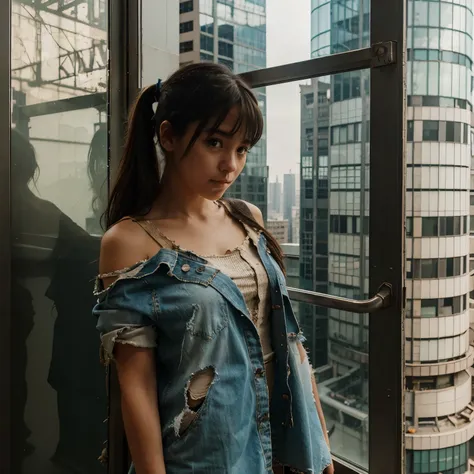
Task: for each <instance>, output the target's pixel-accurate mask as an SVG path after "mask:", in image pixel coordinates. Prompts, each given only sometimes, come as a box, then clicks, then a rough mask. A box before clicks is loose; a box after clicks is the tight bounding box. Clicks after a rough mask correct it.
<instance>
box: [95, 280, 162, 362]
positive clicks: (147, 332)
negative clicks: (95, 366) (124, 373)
mask: <svg viewBox="0 0 474 474" xmlns="http://www.w3.org/2000/svg"><path fill="white" fill-rule="evenodd" d="M130 291H132V292H133V294H130ZM147 298H149V294H148V293H147V292H142V291H140V290H139V289H133V288H131V287H127V285H121V286H120V288H119V287H115V288H113V290H112V291H108V289H107V290H105V291H104V292H102V293H101V294H100V296H99V300H98V303H97V305H96V306H95V308H94V310H93V313H94V315H95V316H96V317H97V329H98V331H99V333H100V337H101V341H102V344H101V353H100V356H101V360H102V362H103V363H104V364H108V363H110V361H111V360H113V359H114V348H115V345H116V344H129V345H131V346H134V347H140V348H145V349H153V348H155V347H156V345H157V344H156V326H155V321H154V320H153V319H152V317H151V314H147V312H146V311H145V309H146V307H147V304H146V301H147Z"/></svg>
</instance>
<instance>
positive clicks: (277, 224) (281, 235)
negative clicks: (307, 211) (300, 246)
mask: <svg viewBox="0 0 474 474" xmlns="http://www.w3.org/2000/svg"><path fill="white" fill-rule="evenodd" d="M266 228H267V229H268V231H269V232H271V233H272V235H273V236H274V237H275V239H277V241H278V243H279V244H283V243H286V242H288V221H287V220H268V221H267V224H266Z"/></svg>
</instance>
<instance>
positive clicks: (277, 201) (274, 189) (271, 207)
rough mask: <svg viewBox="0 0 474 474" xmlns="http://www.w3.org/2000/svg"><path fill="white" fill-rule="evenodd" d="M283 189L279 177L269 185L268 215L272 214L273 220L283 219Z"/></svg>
mask: <svg viewBox="0 0 474 474" xmlns="http://www.w3.org/2000/svg"><path fill="white" fill-rule="evenodd" d="M282 196H283V193H282V187H281V183H280V182H279V181H278V176H277V178H276V181H275V182H272V183H268V215H269V217H270V214H272V216H271V218H272V219H277V218H280V217H281V212H282V203H281V201H282Z"/></svg>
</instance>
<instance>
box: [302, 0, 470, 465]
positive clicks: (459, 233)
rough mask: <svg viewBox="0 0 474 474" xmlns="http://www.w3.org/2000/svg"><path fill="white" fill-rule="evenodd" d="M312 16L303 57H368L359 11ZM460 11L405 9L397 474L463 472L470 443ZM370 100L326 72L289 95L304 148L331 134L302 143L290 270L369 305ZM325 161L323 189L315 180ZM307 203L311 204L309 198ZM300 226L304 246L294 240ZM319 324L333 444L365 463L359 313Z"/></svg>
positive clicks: (466, 10) (362, 83)
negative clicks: (297, 108) (296, 107)
mask: <svg viewBox="0 0 474 474" xmlns="http://www.w3.org/2000/svg"><path fill="white" fill-rule="evenodd" d="M313 6H314V8H313V11H312V30H313V31H312V40H311V49H312V55H313V57H318V56H323V55H327V54H330V53H331V54H332V53H338V52H343V51H347V50H352V49H356V48H361V47H368V46H369V41H370V40H369V36H370V35H369V24H370V21H369V17H370V12H369V1H368V0H360V1H356V2H340V1H334V0H330V1H324V0H322V1H318V2H316V5H314V2H313ZM472 9H473V2H472V1H471V0H468V1H465V0H464V1H462V2H461V1H459V0H455V1H454V2H449V3H448V2H427V1H408V8H407V10H408V25H407V45H408V67H407V86H408V90H407V94H408V111H407V119H408V136H407V139H408V144H407V182H406V186H407V193H406V215H407V220H406V228H407V239H406V258H407V260H406V270H407V274H406V277H407V280H406V289H407V310H406V323H405V328H406V341H405V359H406V417H407V419H406V421H407V422H406V429H407V432H406V447H407V458H406V459H407V473H408V474H415V473H416V474H417V473H422V472H423V473H434V474H437V473H440V472H442V473H443V474H445V473H449V474H458V473H459V474H461V473H465V472H466V471H468V470H469V467H468V457H469V451H470V450H469V441H470V440H471V439H472V438H473V437H474V406H473V405H472V404H471V366H472V363H473V353H472V349H471V347H470V345H469V293H470V289H471V288H472V287H471V285H470V276H469V264H468V261H469V255H470V249H469V243H470V242H469V240H470V239H469V228H470V226H469V214H470V206H469V200H470V197H469V196H470V187H471V186H470V172H469V170H470V161H471V149H470V143H471V133H470V127H471V116H472V95H471V83H472V77H471V67H472V46H473V38H472V30H473V10H472ZM324 83H326V84H327V87H328V89H329V91H330V93H329V110H328V113H327V115H318V114H314V113H313V120H312V121H311V119H310V118H309V116H308V110H309V105H308V103H309V102H311V100H313V99H315V97H316V95H315V94H317V93H318V94H319V91H320V89H319V88H320V87H321V84H324ZM369 93H370V87H369V74H368V71H358V72H353V73H345V74H338V75H334V76H331V77H330V78H327V79H323V80H321V81H319V82H317V81H313V83H312V85H311V86H304V87H302V89H301V98H302V125H301V135H302V142H303V141H308V140H309V137H313V136H314V137H315V138H316V137H317V136H318V138H317V140H316V141H317V142H318V143H319V134H320V133H322V131H323V130H324V129H325V128H326V129H327V130H328V132H329V133H328V134H329V137H330V140H329V146H328V154H327V157H325V155H324V154H323V152H322V151H320V147H319V145H317V144H314V147H313V150H312V152H311V150H310V149H309V147H308V146H306V147H303V146H302V159H301V178H302V182H304V180H305V178H306V183H308V186H309V183H310V182H311V181H313V186H314V187H313V190H312V192H309V193H308V194H306V192H305V187H304V186H302V197H301V216H302V217H301V256H300V259H301V264H300V265H301V269H302V270H304V272H305V273H303V276H304V275H306V278H305V283H306V284H307V287H309V288H312V289H317V288H318V280H319V281H320V280H324V278H323V275H322V274H321V275H320V276H319V277H318V276H316V274H315V268H316V267H317V266H318V265H320V262H322V261H324V259H325V258H327V274H326V281H327V289H328V292H329V293H330V294H333V295H340V296H346V297H350V298H356V299H359V298H367V297H368V276H369V268H368V257H369V255H368V230H369V229H368V227H369V226H368V221H369V219H368V218H369V215H370V209H369V193H370V189H369V170H370V166H369V164H370V155H369V152H370V147H369V128H370V127H369V121H370V117H369V112H368V111H369V103H370V96H369ZM311 97H313V99H311ZM321 100H322V101H324V99H323V98H322V96H321ZM313 107H314V106H313ZM322 142H323V143H324V138H322ZM326 160H327V165H326V166H327V168H326V173H327V182H324V181H323V180H321V179H320V178H319V177H318V178H315V177H314V176H315V173H316V174H317V173H318V172H319V171H318V170H319V169H320V168H318V167H320V166H321V165H322V164H324V163H326ZM311 168H312V169H311ZM310 169H311V171H312V170H313V169H314V170H315V173H313V178H311V177H310V172H309V171H308V170H310ZM327 190H329V192H327ZM325 193H327V200H326V201H325V199H326V198H324V195H325ZM318 194H321V196H322V197H321V198H317V197H316V198H315V197H314V195H316V196H317V195H318ZM321 211H322V212H321ZM325 212H326V213H327V214H326V220H324V215H325ZM318 215H319V216H321V220H320V219H319V218H318ZM311 217H312V218H314V222H315V229H314V230H315V232H313V240H312V241H311V234H310V232H309V231H308V230H306V226H307V228H308V229H309V228H310V224H309V222H310V218H311ZM389 218H390V209H388V208H387V219H389ZM318 246H319V250H318V251H317V250H316V249H317V248H318ZM310 250H311V251H312V252H313V254H312V259H313V262H312V263H311V262H310V255H309V251H310ZM387 251H388V252H389V251H390V249H387ZM319 252H323V253H322V254H320V253H319ZM324 252H325V253H324ZM318 262H319V263H318ZM319 268H320V269H321V268H322V267H321V266H320V267H319ZM320 288H321V289H322V288H323V285H320ZM316 311H317V313H318V314H319V313H321V310H316ZM327 315H328V333H327V337H328V341H329V342H328V357H329V361H328V363H329V364H330V365H331V368H332V376H333V378H332V379H331V380H330V381H329V382H328V383H327V384H323V387H322V390H321V393H322V395H321V398H322V401H323V404H324V405H325V408H326V409H327V412H328V413H329V414H330V415H329V418H330V423H333V424H334V426H335V430H334V434H333V437H334V438H335V443H340V444H342V445H343V446H344V449H345V452H347V455H348V457H350V458H351V460H354V461H356V462H358V463H360V464H361V465H367V456H366V452H365V449H366V443H367V416H366V415H367V402H368V401H367V392H368V389H367V385H368V384H367V382H368V377H369V375H368V370H367V363H368V353H369V351H368V316H367V315H356V314H352V313H347V312H344V311H337V310H332V309H330V310H328V313H327ZM372 356H375V357H383V354H374V355H372ZM471 453H473V454H474V450H471Z"/></svg>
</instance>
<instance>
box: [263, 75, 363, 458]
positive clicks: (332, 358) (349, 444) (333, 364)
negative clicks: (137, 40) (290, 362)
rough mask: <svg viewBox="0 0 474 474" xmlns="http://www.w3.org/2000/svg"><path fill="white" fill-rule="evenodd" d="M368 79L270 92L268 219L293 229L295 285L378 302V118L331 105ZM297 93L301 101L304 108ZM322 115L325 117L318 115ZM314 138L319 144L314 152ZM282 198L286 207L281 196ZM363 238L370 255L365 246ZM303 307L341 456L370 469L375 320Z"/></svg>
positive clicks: (289, 244) (338, 78)
mask: <svg viewBox="0 0 474 474" xmlns="http://www.w3.org/2000/svg"><path fill="white" fill-rule="evenodd" d="M344 76H346V77H344ZM367 78H368V76H367V71H363V72H361V73H359V75H358V79H359V80H358V81H354V73H351V74H346V75H339V76H330V77H327V78H324V79H320V80H317V79H314V80H310V81H305V82H301V83H290V84H283V85H277V86H271V87H267V89H266V90H267V101H268V116H267V138H268V153H267V157H268V158H267V163H268V165H269V188H268V189H269V190H272V191H271V192H272V195H271V196H269V203H268V216H269V217H270V218H271V219H272V220H279V221H280V222H286V221H288V229H292V230H291V232H290V231H289V232H288V241H287V242H286V243H283V248H284V251H285V255H286V257H285V258H286V259H287V261H290V260H291V259H293V258H295V257H292V256H291V249H292V248H294V247H295V246H297V247H298V249H299V255H298V259H299V264H298V272H297V273H295V272H292V274H291V276H290V275H289V276H288V283H289V284H290V283H291V286H296V287H299V288H303V289H308V290H313V291H320V292H323V293H329V294H333V295H338V296H346V297H349V298H357V299H363V298H366V297H368V275H369V268H368V255H367V250H368V247H367V241H368V227H369V226H368V215H369V209H368V191H369V189H368V187H369V163H368V156H367V155H362V156H361V140H362V139H363V137H366V136H367V128H368V126H369V123H368V119H369V117H368V116H367V113H366V114H364V115H362V114H361V113H360V112H361V109H360V108H359V109H357V110H358V112H354V111H353V110H352V109H351V108H350V107H348V102H347V101H345V100H343V99H342V94H341V96H340V101H338V102H332V101H331V91H332V90H333V88H334V87H336V86H338V85H339V84H341V85H342V84H343V83H346V84H348V85H349V87H352V86H353V85H354V84H357V85H358V84H359V83H360V84H361V87H360V94H363V93H364V91H365V85H364V83H365V81H366V80H367ZM346 79H347V80H346ZM295 93H296V94H298V95H299V100H296V101H295V100H294V97H295ZM349 95H350V94H349ZM316 98H318V99H317V100H316ZM348 100H351V101H352V100H358V101H360V98H359V99H348ZM358 103H359V104H360V102H358ZM358 107H359V106H358ZM282 108H284V110H285V111H286V113H285V114H284V116H282V114H281V110H282ZM315 108H317V110H318V114H316V115H315V114H312V113H311V111H313V110H314V109H315ZM332 110H333V111H336V110H339V113H338V115H337V121H336V120H334V121H333V120H332V119H331V117H332V115H331V113H332V112H331V111H332ZM333 113H334V112H333ZM295 116H296V117H298V118H299V120H298V121H295V119H294V117H295ZM282 127H283V128H284V129H285V130H286V133H285V135H284V136H283V135H282V133H281V130H282ZM329 136H331V140H330V144H329V146H328V137H329ZM308 138H310V139H312V140H313V145H314V146H313V149H312V150H311V151H310V150H309V147H308V143H307V141H308ZM328 155H329V156H330V157H331V159H330V160H329V159H328ZM361 162H362V163H363V165H361ZM289 170H292V171H291V172H290V171H289ZM277 189H278V195H279V196H280V197H279V198H275V196H274V194H273V193H274V191H273V190H277ZM298 190H299V193H298ZM309 191H310V192H309ZM297 193H298V194H297ZM361 200H364V202H365V203H366V205H367V207H366V210H365V216H361ZM279 202H282V203H283V205H282V206H281V207H280V206H279V205H278V204H279ZM364 217H365V218H364ZM361 222H364V224H363V225H361ZM272 225H273V224H272ZM361 232H363V233H364V235H361ZM361 238H363V239H364V240H365V242H366V246H365V247H364V249H360V248H359V247H358V244H357V242H360V239H361ZM291 265H292V268H294V265H293V263H291ZM290 278H291V279H290ZM295 308H297V312H298V315H297V317H298V319H299V321H300V323H301V325H302V329H303V331H304V334H305V337H306V339H307V341H306V348H307V350H308V352H309V355H310V359H311V361H312V363H313V366H314V367H315V369H316V373H317V377H318V378H319V377H321V380H326V379H327V380H331V382H329V384H328V385H327V386H325V387H324V388H323V389H322V390H321V392H320V397H321V401H322V404H323V407H324V410H325V413H326V417H327V423H328V428H329V429H330V430H331V446H332V449H333V451H334V454H335V455H337V456H339V457H342V458H343V459H347V460H348V461H350V462H351V463H354V464H356V465H359V466H362V467H367V462H368V457H367V455H368V451H367V450H368V444H367V443H368V431H367V430H368V424H367V417H368V399H367V393H368V392H367V387H368V385H367V384H368V373H367V370H368V366H367V363H368V357H369V355H368V317H367V315H358V314H352V313H348V312H344V311H337V310H332V309H325V308H320V307H313V306H311V305H303V304H296V305H295ZM346 377H347V379H346ZM348 379H350V380H351V381H352V380H353V383H352V382H351V383H349V382H347V380H348ZM348 388H349V389H348Z"/></svg>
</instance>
